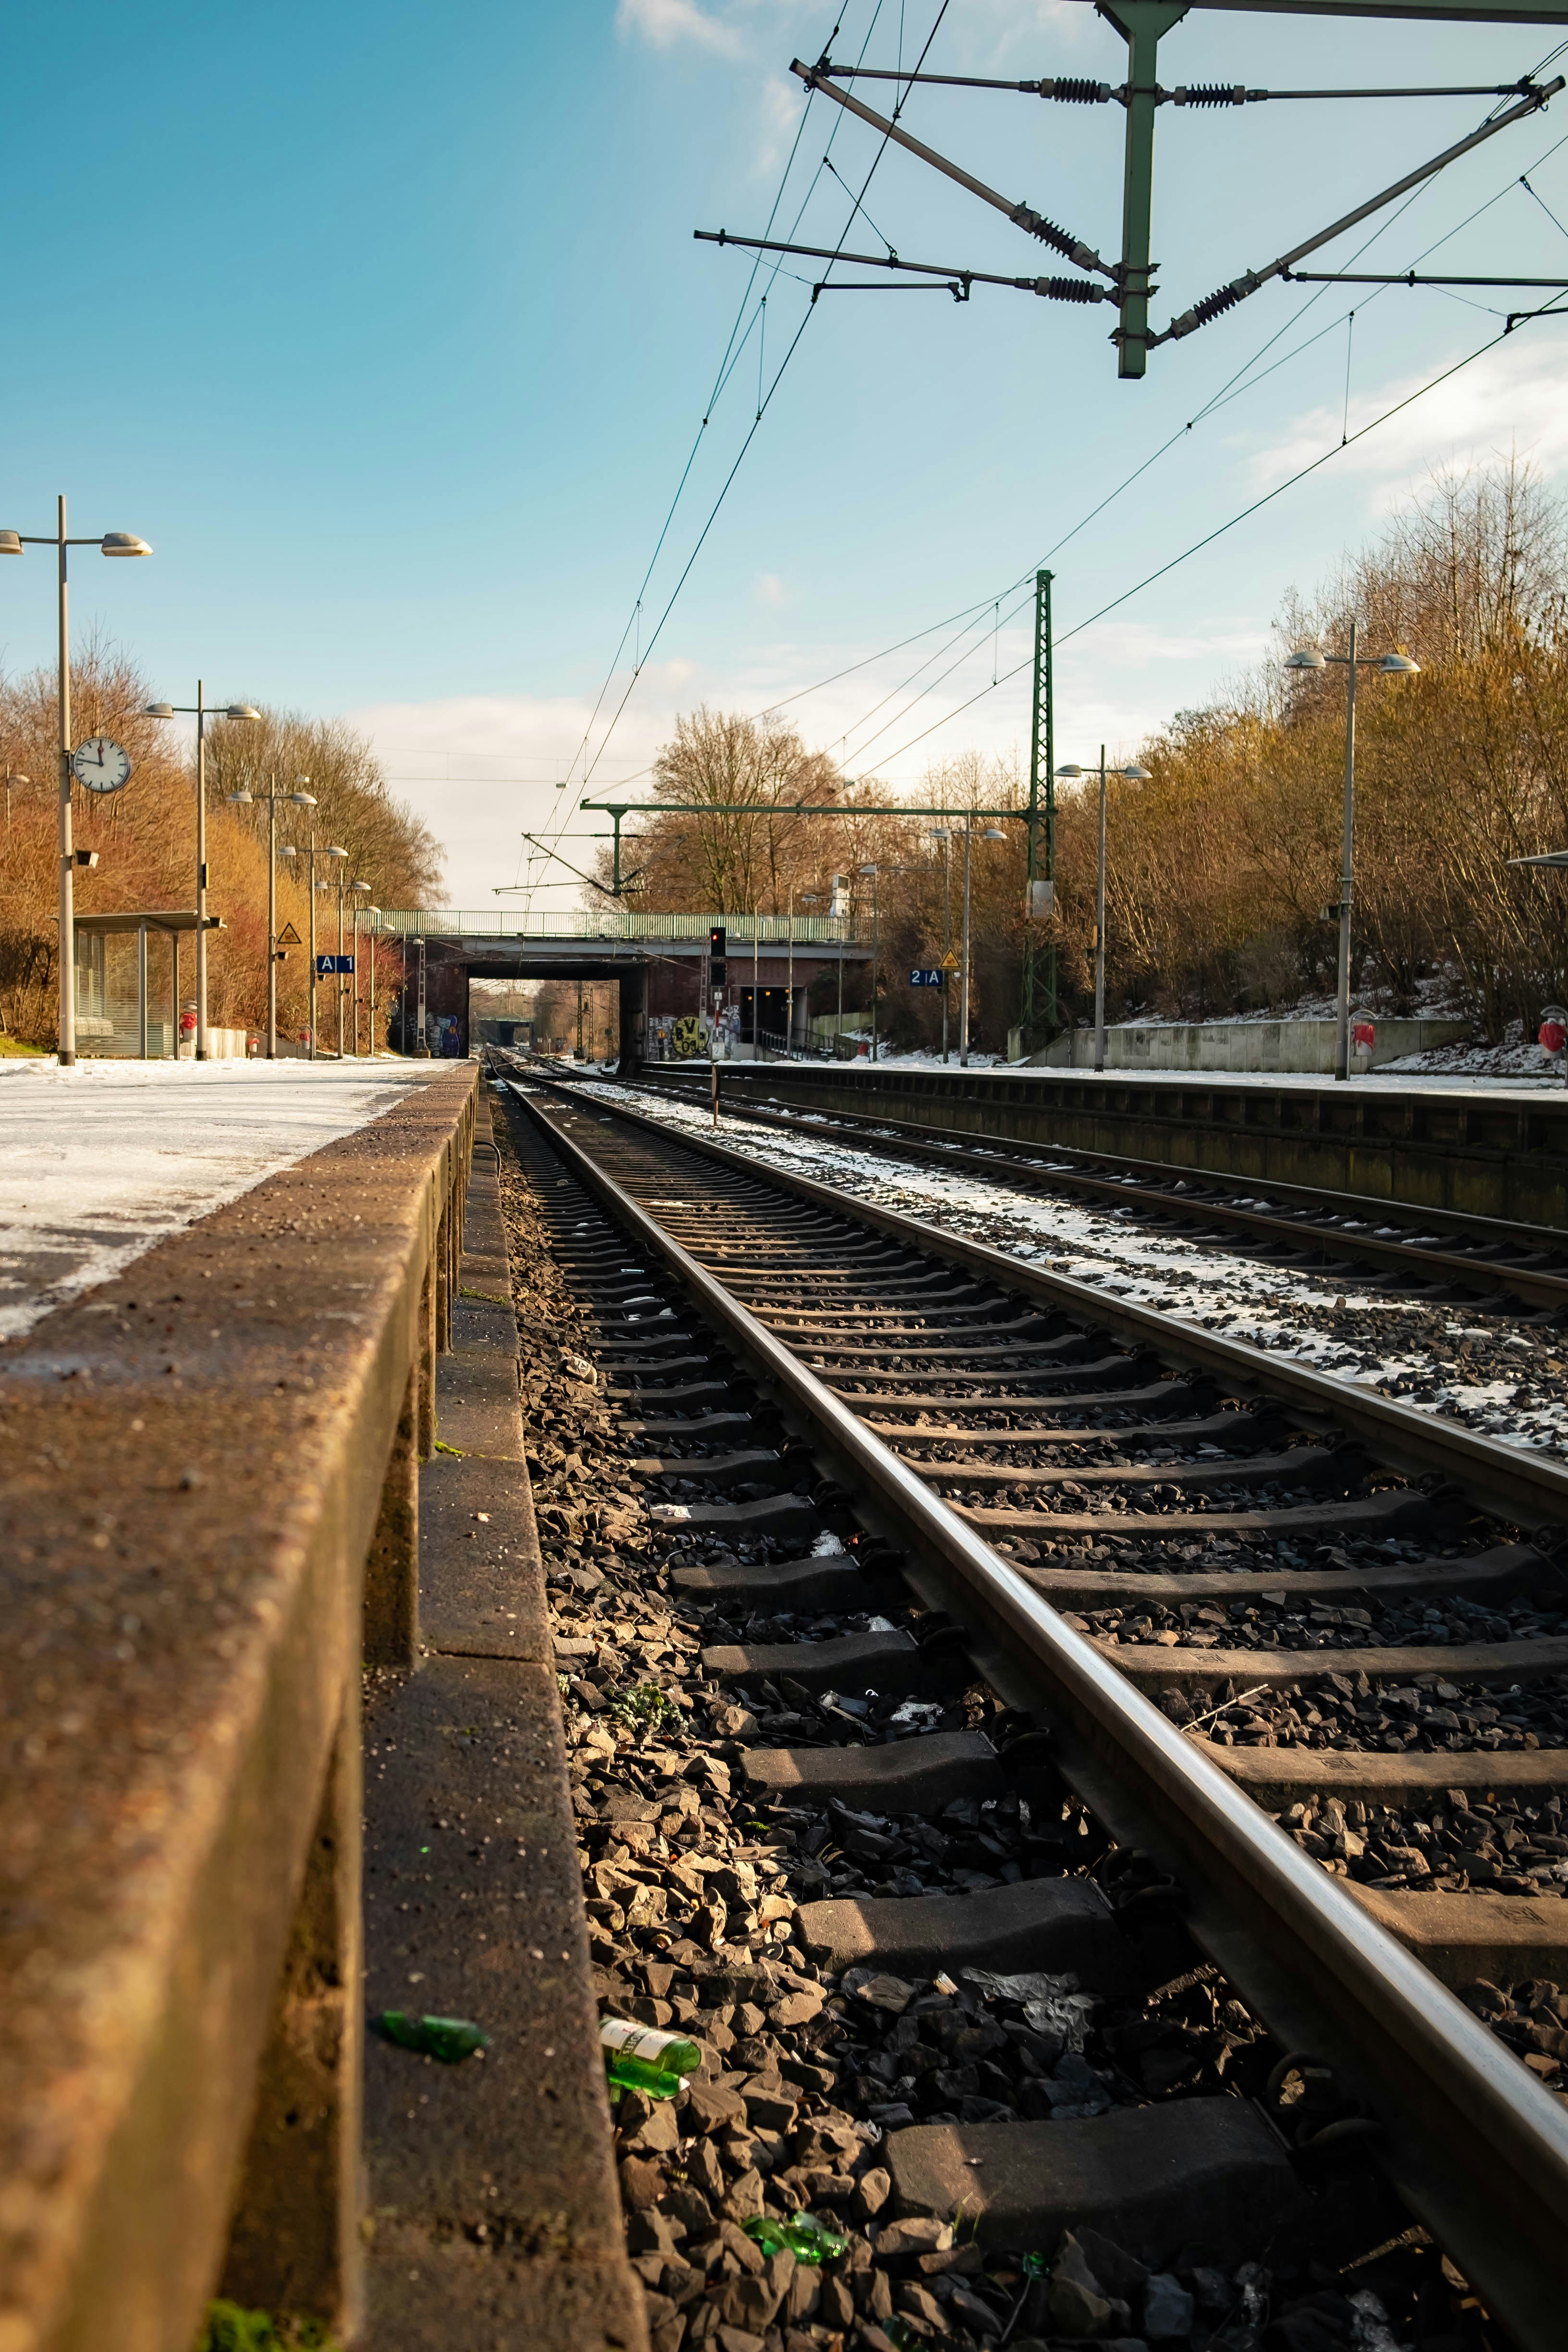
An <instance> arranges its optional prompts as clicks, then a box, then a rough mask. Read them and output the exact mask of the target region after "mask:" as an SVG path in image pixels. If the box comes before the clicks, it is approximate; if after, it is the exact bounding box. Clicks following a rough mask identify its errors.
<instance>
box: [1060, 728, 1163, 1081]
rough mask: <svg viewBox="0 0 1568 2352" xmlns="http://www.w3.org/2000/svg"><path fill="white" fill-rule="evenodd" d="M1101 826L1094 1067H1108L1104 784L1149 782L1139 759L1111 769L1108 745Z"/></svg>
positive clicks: (1072, 773)
mask: <svg viewBox="0 0 1568 2352" xmlns="http://www.w3.org/2000/svg"><path fill="white" fill-rule="evenodd" d="M1086 772H1091V771H1086V770H1084V769H1082V768H1075V767H1072V766H1068V767H1065V768H1058V770H1057V774H1058V777H1060V778H1062V779H1063V780H1064V781H1068V782H1071V781H1081V779H1082V778H1083V776H1084V775H1085V773H1086ZM1099 774H1100V825H1099V849H1098V853H1097V855H1096V858H1095V867H1094V1066H1095V1068H1096V1069H1097V1070H1103V1069H1104V1067H1105V786H1106V779H1107V778H1108V777H1110V776H1125V777H1126V779H1127V781H1128V782H1129V783H1131V784H1146V783H1147V782H1148V781H1149V771H1148V769H1147V768H1141V767H1140V766H1139V764H1138V762H1137V761H1136V760H1129V761H1128V762H1127V765H1126V766H1125V767H1124V768H1108V767H1107V766H1106V764H1105V746H1104V744H1103V743H1102V744H1101V745H1100V770H1099Z"/></svg>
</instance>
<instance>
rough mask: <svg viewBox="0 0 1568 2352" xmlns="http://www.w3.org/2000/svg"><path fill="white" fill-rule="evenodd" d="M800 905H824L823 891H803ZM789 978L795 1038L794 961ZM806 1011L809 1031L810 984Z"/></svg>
mask: <svg viewBox="0 0 1568 2352" xmlns="http://www.w3.org/2000/svg"><path fill="white" fill-rule="evenodd" d="M800 903H801V905H802V906H803V907H820V906H821V904H822V893H821V891H820V890H803V891H802V892H801V894H800ZM789 977H790V997H789V1025H790V1034H791V1036H792V1037H793V1036H794V1034H795V966H794V962H793V961H792V962H791V965H790V975H789ZM805 1010H806V1025H807V1028H808V1030H809V1027H810V1023H811V989H810V986H809V984H808V985H807V988H806V992H805ZM810 1053H811V1042H810V1038H809V1036H808V1037H807V1040H806V1055H807V1057H808V1058H809V1056H810Z"/></svg>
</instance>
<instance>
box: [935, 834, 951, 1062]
mask: <svg viewBox="0 0 1568 2352" xmlns="http://www.w3.org/2000/svg"><path fill="white" fill-rule="evenodd" d="M931 839H932V840H933V841H940V842H941V844H942V959H943V961H942V1067H943V1069H945V1068H946V1067H947V988H948V981H949V978H950V977H951V973H952V966H951V965H950V964H949V963H948V962H947V961H946V959H947V958H948V957H949V956H950V955H951V954H952V827H951V826H950V825H945V824H939V825H938V826H937V827H936V828H935V830H934V831H933V832H932V834H931Z"/></svg>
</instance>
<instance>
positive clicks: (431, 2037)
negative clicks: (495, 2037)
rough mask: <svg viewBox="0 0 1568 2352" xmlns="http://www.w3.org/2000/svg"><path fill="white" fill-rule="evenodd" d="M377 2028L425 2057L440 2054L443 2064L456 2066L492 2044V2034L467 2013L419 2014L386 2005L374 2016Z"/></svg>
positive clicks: (389, 2040)
mask: <svg viewBox="0 0 1568 2352" xmlns="http://www.w3.org/2000/svg"><path fill="white" fill-rule="evenodd" d="M372 2022H373V2023H374V2026H375V2028H376V2030H377V2032H380V2033H383V2034H384V2036H385V2037H386V2039H387V2041H388V2042H396V2043H397V2044H398V2046H399V2048H400V2049H403V2050H416V2051H417V2052H418V2053H419V2054H420V2056H421V2057H423V2058H439V2059H440V2061H441V2063H442V2064H443V2065H444V2066H456V2065H457V2064H458V2063H459V2061H460V2060H462V2059H464V2058H475V2057H478V2055H479V2052H480V2051H481V2050H488V2049H489V2034H488V2033H484V2032H480V2030H479V2027H478V2026H477V2025H470V2024H469V2022H468V2019H467V2018H466V2017H416V2016H413V2015H411V2014H410V2013H409V2012H408V2011H406V2010H401V2009H386V2010H383V2011H382V2013H381V2015H380V2016H379V2017H377V2018H374V2019H373V2021H372Z"/></svg>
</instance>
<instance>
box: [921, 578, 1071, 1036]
mask: <svg viewBox="0 0 1568 2352" xmlns="http://www.w3.org/2000/svg"><path fill="white" fill-rule="evenodd" d="M1052 577H1053V575H1052V574H1051V573H1050V572H1036V574H1035V700H1034V723H1033V725H1032V727H1031V729H1030V732H1029V838H1028V865H1027V880H1026V891H1025V899H1024V915H1025V922H1024V987H1023V1001H1022V1003H1021V1004H1020V1005H1019V1008H1018V1020H1019V1025H1020V1027H1021V1028H1022V1030H1023V1037H1022V1039H1021V1040H1020V1042H1021V1044H1022V1045H1023V1048H1024V1051H1025V1053H1026V1054H1029V1053H1032V1052H1033V1051H1034V1040H1035V1038H1036V1036H1037V1034H1038V1030H1039V1025H1040V1021H1041V1015H1042V1013H1044V1016H1045V1020H1046V1023H1047V1025H1048V1026H1049V1027H1050V1028H1052V1029H1055V1027H1056V1025H1057V947H1056V936H1055V931H1054V929H1053V931H1052V935H1051V940H1050V943H1049V945H1048V946H1047V949H1046V950H1045V954H1044V959H1043V960H1044V963H1045V987H1044V989H1043V990H1042V988H1041V986H1040V962H1041V960H1042V959H1041V955H1040V950H1039V948H1038V945H1037V936H1038V935H1037V931H1036V929H1035V926H1036V923H1037V921H1038V920H1039V919H1040V918H1039V915H1038V913H1037V906H1036V899H1037V895H1041V896H1043V895H1045V894H1043V893H1039V894H1037V884H1038V883H1040V882H1042V881H1043V882H1046V883H1047V884H1049V885H1051V886H1054V885H1055V882H1056V877H1057V796H1056V789H1055V784H1054V781H1053V771H1054V768H1055V764H1056V740H1055V738H1056V727H1055V719H1054V715H1053V695H1052V690H1051V687H1052V681H1051V580H1052ZM1042 722H1043V724H1042ZM1042 787H1043V788H1044V795H1043V807H1044V816H1045V828H1044V830H1045V840H1044V844H1043V846H1044V850H1045V856H1044V858H1043V859H1042V857H1041V855H1040V851H1041V847H1042V843H1041V839H1040V834H1041V825H1040V818H1041V813H1042ZM1050 896H1051V898H1052V899H1053V901H1054V899H1055V896H1056V893H1055V888H1054V887H1052V888H1051V891H1050ZM1053 913H1054V907H1053ZM942 1058H943V1059H944V1060H945V1059H946V1056H945V1055H943V1057H942Z"/></svg>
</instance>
